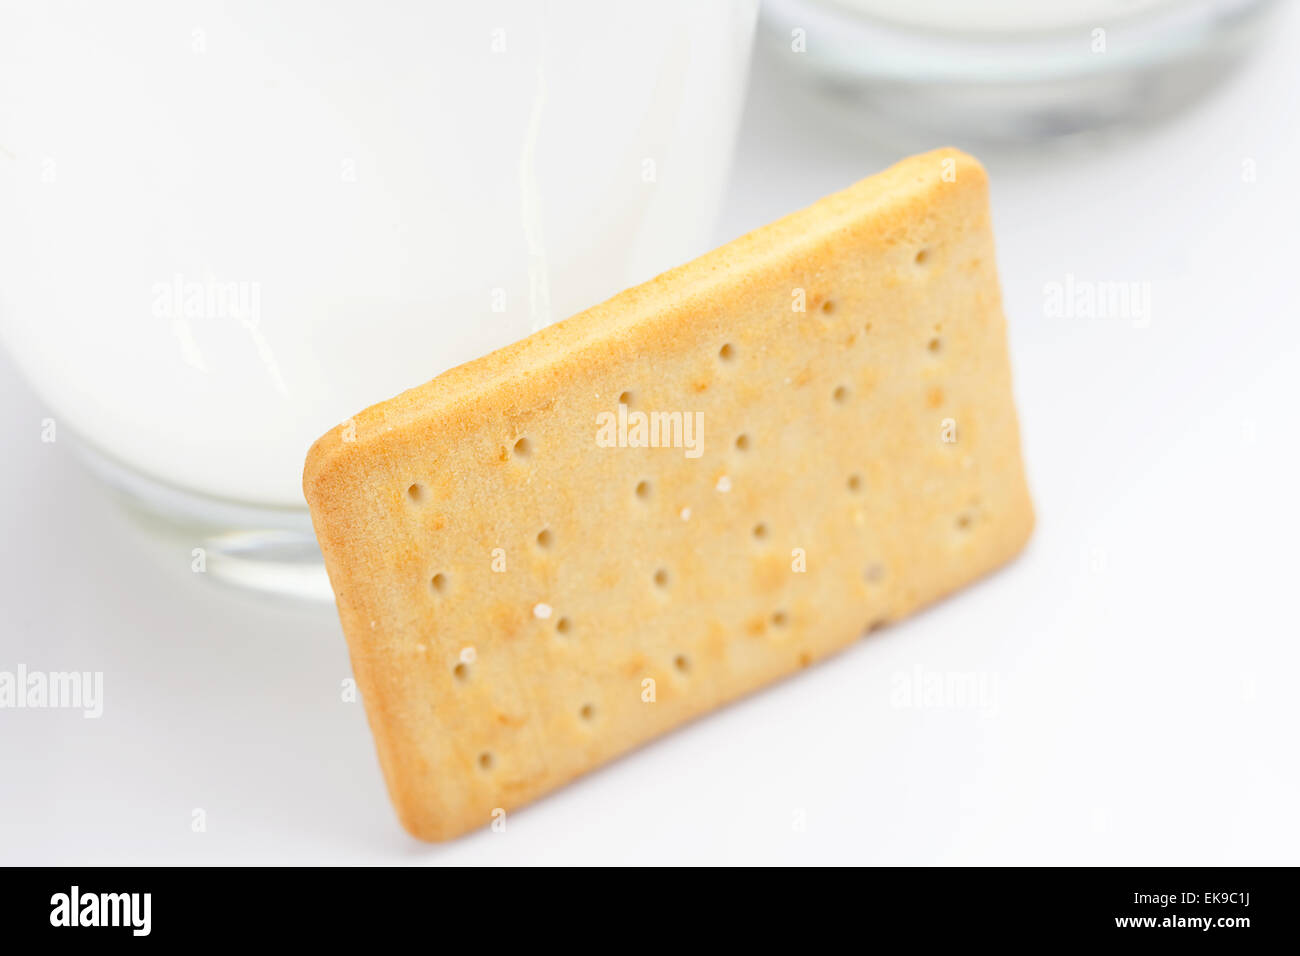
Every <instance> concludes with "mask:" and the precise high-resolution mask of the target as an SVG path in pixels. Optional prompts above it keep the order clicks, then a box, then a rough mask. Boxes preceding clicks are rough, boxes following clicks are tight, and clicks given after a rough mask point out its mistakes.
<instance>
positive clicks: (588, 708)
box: [578, 704, 596, 720]
mask: <svg viewBox="0 0 1300 956" xmlns="http://www.w3.org/2000/svg"><path fill="white" fill-rule="evenodd" d="M578 716H579V717H581V718H582V719H583V720H591V719H592V718H593V717H595V716H596V708H595V707H594V706H593V705H591V704H583V705H582V707H581V708H579V710H578Z"/></svg>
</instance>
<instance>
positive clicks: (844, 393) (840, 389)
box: [831, 385, 849, 405]
mask: <svg viewBox="0 0 1300 956" xmlns="http://www.w3.org/2000/svg"><path fill="white" fill-rule="evenodd" d="M831 398H833V399H835V402H836V404H838V405H843V404H844V403H845V402H847V401H848V400H849V387H848V386H847V385H840V386H837V387H836V389H835V391H833V392H831Z"/></svg>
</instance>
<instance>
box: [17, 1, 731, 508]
mask: <svg viewBox="0 0 1300 956" xmlns="http://www.w3.org/2000/svg"><path fill="white" fill-rule="evenodd" d="M755 6H756V3H755V0H733V2H708V3H701V2H697V0H657V2H656V3H655V4H653V5H646V4H619V3H605V2H596V0H593V2H571V0H550V2H549V3H548V4H542V3H537V2H531V0H518V2H507V3H500V2H498V3H464V4H455V5H452V4H431V3H416V2H408V3H364V2H360V0H356V2H344V0H339V2H313V3H307V2H296V3H293V2H277V3H264V2H251V0H250V2H216V0H212V2H199V3H186V4H178V3H174V2H164V0H148V2H140V0H136V2H133V3H129V4H107V3H105V4H84V3H68V2H60V0H53V2H51V0H42V2H41V3H33V4H17V3H13V4H7V5H6V6H5V7H4V8H3V9H2V10H0V94H2V95H0V331H2V333H3V337H4V341H5V343H6V344H7V345H8V347H9V349H10V350H11V351H12V353H13V355H14V357H15V359H16V360H17V362H18V364H19V366H20V367H21V369H22V371H23V372H24V373H25V375H26V376H27V377H28V378H29V379H30V381H31V382H32V383H33V385H34V386H35V387H36V389H37V390H38V391H39V393H40V394H41V396H42V397H43V399H44V401H45V402H47V403H48V405H49V408H50V410H51V413H52V414H53V415H54V417H55V418H56V420H57V421H58V423H59V425H60V427H64V426H66V427H67V428H70V429H71V430H73V431H74V432H76V433H77V434H79V435H80V436H82V437H83V438H84V439H85V440H86V441H87V442H89V443H90V444H91V445H93V446H95V447H96V448H97V449H98V450H100V451H101V452H103V453H104V454H106V455H108V456H109V457H111V458H113V459H116V460H117V461H118V462H120V463H123V464H125V465H127V466H129V467H130V468H133V469H135V470H137V471H139V472H142V473H144V474H145V475H148V476H152V477H153V478H157V479H161V480H162V481H164V482H166V483H169V484H172V485H175V486H178V487H179V488H182V489H187V490H190V491H196V492H199V493H202V494H206V495H211V496H217V497H220V498H224V499H230V500H234V501H241V502H247V503H252V504H260V505H270V506H299V505H301V504H302V494H301V490H300V476H301V472H302V463H303V458H304V455H305V453H306V451H307V448H308V446H309V444H310V443H311V441H312V440H313V439H315V438H316V437H317V436H318V435H320V434H321V433H323V432H324V431H325V430H326V429H328V428H329V427H330V426H332V425H334V424H337V423H339V422H340V421H343V420H345V419H347V418H348V416H350V415H352V414H353V413H355V412H357V411H359V410H360V409H361V408H363V407H365V406H367V405H369V404H372V403H374V402H378V401H381V400H383V399H386V398H388V397H390V396H392V395H394V394H396V393H397V392H399V391H401V390H403V389H405V388H409V387H411V386H414V385H418V384H420V383H421V382H424V381H426V380H427V379H429V378H430V377H432V376H433V375H435V374H437V373H439V372H441V371H443V370H444V369H446V368H448V367H450V366H453V365H456V364H459V363H461V362H464V361H466V360H468V359H471V358H474V357H475V356H478V355H481V354H483V353H485V352H488V351H490V350H492V349H494V348H498V347H500V346H502V345H505V344H507V343H509V342H512V341H514V340H517V339H519V338H521V337H523V336H525V335H527V334H528V333H529V332H530V331H532V330H534V329H536V328H539V327H541V326H543V325H545V324H547V323H548V322H551V321H554V320H558V319H561V318H564V317H566V316H568V315H570V314H572V313H574V312H577V311H580V310H581V309H583V308H585V307H587V306H590V305H593V304H595V303H597V302H599V301H601V300H603V299H604V298H606V297H608V296H610V295H611V294H613V293H615V292H617V291H619V290H620V289H622V288H624V287H626V286H628V285H630V284H634V283H636V282H639V281H642V280H644V279H647V278H650V277H651V276H653V275H654V274H656V273H658V272H660V271H662V270H664V269H667V268H670V267H672V266H674V265H676V264H678V263H680V262H683V261H685V260H687V259H690V258H692V257H693V256H695V255H697V254H698V253H700V252H703V251H704V250H705V248H706V247H707V245H708V242H709V238H710V228H711V224H712V221H713V217H714V214H715V211H716V206H717V203H718V200H719V197H720V194H721V190H722V187H723V182H724V177H725V175H726V172H727V167H728V164H729V158H730V149H731V144H732V139H733V134H734V131H735V126H736V123H737V120H738V117H739V112H740V108H741V103H742V97H743V90H744V81H745V77H746V63H747V58H748V53H749V46H750V41H751V36H752V30H753V22H754V16H755ZM543 11H547V12H546V13H545V14H544V13H543Z"/></svg>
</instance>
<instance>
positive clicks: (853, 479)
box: [844, 474, 862, 495]
mask: <svg viewBox="0 0 1300 956" xmlns="http://www.w3.org/2000/svg"><path fill="white" fill-rule="evenodd" d="M844 484H845V485H846V486H847V487H848V489H849V491H850V492H851V493H853V494H855V495H856V494H857V493H858V492H859V491H861V490H862V476H861V475H858V474H852V475H849V478H848V481H846V482H845V483H844Z"/></svg>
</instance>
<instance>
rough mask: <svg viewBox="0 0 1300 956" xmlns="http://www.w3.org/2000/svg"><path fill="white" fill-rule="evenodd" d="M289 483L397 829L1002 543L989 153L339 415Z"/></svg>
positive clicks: (1004, 464)
mask: <svg viewBox="0 0 1300 956" xmlns="http://www.w3.org/2000/svg"><path fill="white" fill-rule="evenodd" d="M620 406H622V407H620ZM653 413H657V417H656V415H655V414H653ZM674 413H680V414H678V415H677V416H676V417H674ZM642 416H644V418H643V417H642ZM651 426H655V427H654V428H652V427H651ZM652 432H655V433H656V434H654V435H653V436H652V434H651V433H652ZM651 437H654V438H657V439H658V440H657V442H654V443H650V442H649V439H650V438H651ZM646 444H650V445H651V447H643V446H644V445H646ZM303 484H304V490H305V493H306V497H307V501H308V503H309V504H310V506H311V513H312V518H313V521H314V523H315V528H316V534H317V536H318V538H319V540H320V545H321V550H322V551H323V552H324V555H325V564H326V567H327V568H328V571H329V576H330V581H331V583H332V585H333V587H334V591H335V594H336V596H337V599H338V608H339V615H340V617H341V619H342V623H343V630H344V632H345V633H346V635H347V640H348V645H349V648H350V651H351V655H352V663H353V668H354V671H355V676H356V679H357V682H358V686H359V688H360V690H361V692H362V696H363V698H364V701H365V706H366V711H367V714H368V716H369V719H370V724H371V728H372V730H373V732H374V736H375V743H376V746H377V748H378V752H379V760H380V763H381V765H382V766H383V770H384V774H385V776H386V778H387V781H388V787H389V791H390V793H391V795H392V798H393V802H394V804H395V805H396V807H397V812H398V814H399V816H400V817H401V820H402V822H403V824H404V825H405V826H406V827H407V829H408V830H410V832H411V833H413V834H414V835H415V836H417V837H420V838H423V839H427V840H442V839H448V838H451V837H454V836H457V835H458V834H461V833H463V832H465V831H467V830H470V829H473V828H476V827H479V826H482V825H484V824H486V823H489V822H490V821H491V820H492V819H493V813H494V811H497V810H498V808H500V809H504V810H510V809H512V808H514V807H518V806H520V805H522V804H525V803H527V802H529V801H530V800H533V799H534V798H536V797H538V796H540V795H542V794H544V793H546V792H547V791H549V790H552V789H554V788H556V787H558V786H560V785H561V784H563V783H565V782H566V781H569V780H572V779H573V778H574V777H576V776H578V775H579V774H582V773H584V772H585V771H588V770H590V769H592V768H594V767H596V766H598V765H600V764H601V763H603V762H605V761H607V760H609V759H611V758H612V757H614V756H616V755H618V754H620V753H623V752H624V751H627V750H628V749H630V748H632V747H635V746H636V745H637V744H639V743H641V742H643V741H646V740H648V739H649V738H651V737H654V736H656V735H657V734H661V733H663V732H664V731H666V730H669V729H670V728H672V727H675V726H677V725H678V724H681V723H683V722H684V721H687V720H689V719H691V718H692V717H695V716H698V715H700V714H703V713H705V712H707V711H709V710H711V709H713V708H715V707H717V706H719V705H720V704H723V703H726V702H727V701H731V700H734V699H736V698H737V697H739V696H741V695H743V694H746V693H748V692H749V691H752V690H754V689H755V688H758V687H761V686H763V685H764V684H767V683H769V682H771V681H774V680H776V679H777V678H779V677H783V676H785V675H787V674H790V673H793V672H794V671H797V670H798V669H800V668H802V667H806V666H807V665H809V664H810V663H812V662H814V661H816V660H818V659H820V658H822V657H825V656H827V655H829V654H831V653H832V652H834V651H836V650H838V649H839V648H842V647H844V646H845V645H847V644H849V643H851V642H852V641H853V640H854V639H855V638H857V637H858V636H859V635H860V634H862V633H863V631H864V629H871V628H873V627H875V626H877V625H879V624H883V623H885V622H889V621H895V620H897V619H899V618H901V617H903V616H904V615H906V614H910V613H911V612H912V611H914V610H916V609H917V608H919V607H921V606H923V605H925V604H927V603H929V602H931V601H933V600H935V599H936V598H938V597H940V596H942V595H944V594H947V593H948V592H950V591H952V590H954V589H955V588H958V587H960V586H962V585H964V584H966V583H968V582H970V581H972V580H974V579H975V578H977V577H979V576H980V575H982V574H984V573H986V572H988V571H990V570H992V569H993V568H996V567H998V566H999V565H1001V564H1003V563H1004V562H1006V561H1008V560H1009V559H1011V558H1012V557H1013V556H1014V555H1015V554H1016V553H1017V552H1018V551H1019V550H1020V549H1021V548H1022V546H1023V545H1024V543H1025V541H1026V539H1027V538H1028V536H1029V534H1030V530H1031V528H1032V526H1033V511H1032V506H1031V504H1030V499H1029V493H1028V489H1027V487H1026V484H1025V476H1024V471H1023V466H1022V463H1021V457H1020V439H1019V435H1018V427H1017V423H1016V412H1015V407H1014V404H1013V401H1012V394H1011V374H1010V368H1009V361H1008V355H1007V344H1006V328H1005V320H1004V318H1003V315H1002V308H1001V298H1000V294H999V289H998V280H997V272H996V267H995V264H994V255H993V238H992V232H991V227H990V219H989V204H988V188H987V181H986V178H985V174H984V170H983V169H982V167H981V166H980V165H979V163H978V162H977V161H975V160H974V159H972V158H971V157H969V156H966V155H965V154H963V153H960V152H957V151H955V150H940V151H937V152H933V153H929V154H925V155H922V156H916V157H913V158H910V159H907V160H904V161H903V162H901V163H899V164H898V165H896V166H894V167H893V168H891V169H889V170H887V171H885V172H883V173H881V174H879V175H876V176H872V177H871V178H869V179H866V180H863V181H862V182H860V183H858V184H857V185H855V186H852V187H851V188H849V189H847V190H845V191H843V192H840V193H837V194H835V195H833V196H830V197H828V198H826V199H823V200H821V201H820V202H818V203H816V204H814V205H813V206H811V207H809V208H808V209H805V210H803V211H802V212H798V213H795V214H794V215H792V216H789V217H787V218H785V219H782V220H781V221H779V222H776V223H774V224H772V225H770V226H767V227H765V228H763V229H759V230H757V231H756V232H753V233H750V234H749V235H747V236H744V237H742V238H740V239H737V240H736V241H735V242H732V243H730V244H728V245H726V246H724V247H722V248H721V249H718V250H716V251H714V252H712V253H710V254H708V255H706V256H703V257H702V258H700V259H697V260H696V261H694V262H691V263H689V264H687V265H685V266H682V267H681V268H679V269H675V270H673V271H672V272H668V273H665V274H664V275H662V276H659V277H658V278H656V279H654V280H652V281H650V282H648V283H646V284H645V285H642V286H639V287H637V288H634V289H630V290H628V291H627V292H624V293H622V294H621V295H618V296H615V297H614V298H613V299H611V300H609V301H608V302H606V303H604V304H603V305H598V306H596V307H595V308H592V309H590V310H588V311H587V312H584V313H582V314H581V315H578V316H575V317H573V318H571V319H569V320H568V321H566V322H562V323H559V324H557V325H554V326H551V327H549V328H547V329H544V330H542V331H541V332H538V333H536V334H535V335H532V336H529V337H528V338H527V339H525V340H523V341H521V342H518V343H517V344H515V345H512V346H510V347H508V348H505V349H502V350H500V351H498V352H495V353H493V354H491V355H488V356H485V357H484V358H481V359H478V360H476V361H473V362H470V363H468V364H466V365H463V366H461V367H459V368H455V369H452V370H451V371H448V372H446V373H445V374H443V375H440V376H438V377H437V378H435V379H434V380H433V381H431V382H429V383H428V384H426V385H423V386H421V387H419V388H415V389H412V390H410V391H408V392H405V393H403V394H401V395H399V396H397V397H396V398H394V399H392V400H390V401H387V402H384V403H383V404H380V405H376V406H374V407H373V408H370V409H368V410H367V411H365V412H362V413H361V414H360V415H358V416H357V417H356V418H355V419H353V420H351V421H350V422H348V423H346V424H345V425H343V426H340V427H339V428H336V429H333V430H331V431H330V432H329V433H328V434H326V435H325V436H324V437H322V438H321V439H320V440H319V441H317V442H316V443H315V445H314V446H313V447H312V449H311V452H310V453H309V455H308V458H307V464H306V472H305V475H304V479H303Z"/></svg>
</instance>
